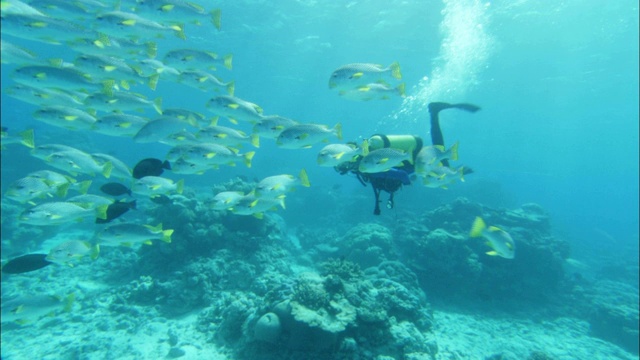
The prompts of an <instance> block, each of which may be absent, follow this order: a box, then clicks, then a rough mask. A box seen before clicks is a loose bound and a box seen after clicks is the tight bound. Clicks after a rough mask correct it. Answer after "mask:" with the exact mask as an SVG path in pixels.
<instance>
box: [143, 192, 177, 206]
mask: <svg viewBox="0 0 640 360" xmlns="http://www.w3.org/2000/svg"><path fill="white" fill-rule="evenodd" d="M149 200H151V201H153V202H154V203H156V204H160V205H166V204H171V203H173V201H171V198H170V197H168V196H167V195H162V194H160V195H157V196H152V197H150V198H149Z"/></svg>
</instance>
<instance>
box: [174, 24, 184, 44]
mask: <svg viewBox="0 0 640 360" xmlns="http://www.w3.org/2000/svg"><path fill="white" fill-rule="evenodd" d="M171 28H172V29H173V30H174V31H175V32H176V36H177V37H179V38H180V39H182V40H187V35H185V34H184V25H183V24H179V25H172V26H171Z"/></svg>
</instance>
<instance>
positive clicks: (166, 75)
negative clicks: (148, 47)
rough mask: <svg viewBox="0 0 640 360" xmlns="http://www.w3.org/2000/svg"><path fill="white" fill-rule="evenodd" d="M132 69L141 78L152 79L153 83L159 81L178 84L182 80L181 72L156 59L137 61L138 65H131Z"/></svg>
mask: <svg viewBox="0 0 640 360" xmlns="http://www.w3.org/2000/svg"><path fill="white" fill-rule="evenodd" d="M131 68H132V69H133V70H134V71H135V72H136V73H138V75H139V76H142V77H145V78H150V81H151V82H154V81H155V82H156V83H157V82H158V80H159V79H164V80H167V81H170V82H178V81H179V80H180V70H178V69H176V68H173V67H171V66H167V65H165V64H163V63H162V61H160V60H156V59H142V60H137V63H136V64H133V65H131Z"/></svg>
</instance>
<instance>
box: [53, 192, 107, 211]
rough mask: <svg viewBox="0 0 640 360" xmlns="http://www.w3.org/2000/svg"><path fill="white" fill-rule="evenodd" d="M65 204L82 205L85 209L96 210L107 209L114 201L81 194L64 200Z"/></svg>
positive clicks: (98, 196)
mask: <svg viewBox="0 0 640 360" xmlns="http://www.w3.org/2000/svg"><path fill="white" fill-rule="evenodd" d="M65 201H66V202H71V203H77V204H82V206H85V207H87V208H91V209H94V210H95V209H97V208H98V207H99V206H103V205H106V206H107V207H108V206H109V205H111V204H113V203H114V202H115V200H113V199H110V198H106V197H104V196H100V195H95V194H82V195H76V196H72V197H70V198H68V199H66V200H65Z"/></svg>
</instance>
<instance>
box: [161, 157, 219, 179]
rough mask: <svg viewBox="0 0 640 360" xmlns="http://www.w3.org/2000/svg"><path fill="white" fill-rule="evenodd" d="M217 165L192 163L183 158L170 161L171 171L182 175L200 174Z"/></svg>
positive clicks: (215, 167)
mask: <svg viewBox="0 0 640 360" xmlns="http://www.w3.org/2000/svg"><path fill="white" fill-rule="evenodd" d="M217 168H218V166H217V165H209V164H199V163H194V162H191V161H188V160H185V159H184V158H178V159H177V160H175V161H173V162H172V165H171V172H173V173H174V174H182V175H194V174H195V175H202V174H204V173H205V172H207V171H208V170H213V169H217Z"/></svg>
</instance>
